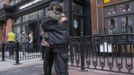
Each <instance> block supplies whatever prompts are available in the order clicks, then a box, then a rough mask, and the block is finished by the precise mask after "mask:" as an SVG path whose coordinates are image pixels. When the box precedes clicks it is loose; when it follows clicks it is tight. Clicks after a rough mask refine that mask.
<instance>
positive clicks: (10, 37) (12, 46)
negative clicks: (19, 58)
mask: <svg viewBox="0 0 134 75" xmlns="http://www.w3.org/2000/svg"><path fill="white" fill-rule="evenodd" d="M7 42H8V44H7V48H8V50H9V55H10V56H11V57H13V56H14V51H15V47H16V46H15V42H16V35H15V33H14V32H9V33H8V34H7Z"/></svg>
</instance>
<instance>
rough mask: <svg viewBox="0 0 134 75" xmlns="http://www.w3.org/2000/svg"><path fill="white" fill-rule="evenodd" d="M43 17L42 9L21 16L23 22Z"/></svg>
mask: <svg viewBox="0 0 134 75" xmlns="http://www.w3.org/2000/svg"><path fill="white" fill-rule="evenodd" d="M41 17H43V10H39V11H36V12H33V13H30V14H27V15H24V16H23V22H26V21H29V20H34V19H37V18H41Z"/></svg>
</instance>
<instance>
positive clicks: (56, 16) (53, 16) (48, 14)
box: [47, 11, 65, 20]
mask: <svg viewBox="0 0 134 75" xmlns="http://www.w3.org/2000/svg"><path fill="white" fill-rule="evenodd" d="M64 16H65V14H64V13H61V14H55V13H54V11H48V13H47V17H50V18H52V19H54V20H60V19H61V18H62V17H64Z"/></svg>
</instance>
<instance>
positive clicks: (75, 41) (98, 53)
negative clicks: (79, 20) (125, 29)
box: [69, 34, 134, 74]
mask: <svg viewBox="0 0 134 75" xmlns="http://www.w3.org/2000/svg"><path fill="white" fill-rule="evenodd" d="M133 54H134V34H120V35H95V36H80V37H71V41H70V51H69V65H71V66H76V67H81V69H82V70H85V68H86V69H89V68H90V69H97V70H107V71H114V72H123V73H132V74H134V68H133V64H134V58H133Z"/></svg>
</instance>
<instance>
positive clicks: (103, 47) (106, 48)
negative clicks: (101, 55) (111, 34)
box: [100, 42, 112, 53]
mask: <svg viewBox="0 0 134 75" xmlns="http://www.w3.org/2000/svg"><path fill="white" fill-rule="evenodd" d="M100 52H106V53H111V52H112V45H111V44H107V42H105V43H104V44H100Z"/></svg>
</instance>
